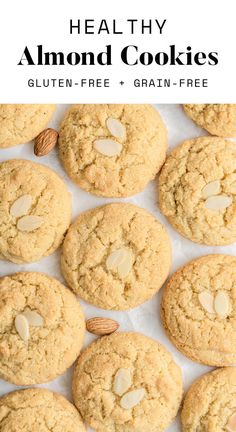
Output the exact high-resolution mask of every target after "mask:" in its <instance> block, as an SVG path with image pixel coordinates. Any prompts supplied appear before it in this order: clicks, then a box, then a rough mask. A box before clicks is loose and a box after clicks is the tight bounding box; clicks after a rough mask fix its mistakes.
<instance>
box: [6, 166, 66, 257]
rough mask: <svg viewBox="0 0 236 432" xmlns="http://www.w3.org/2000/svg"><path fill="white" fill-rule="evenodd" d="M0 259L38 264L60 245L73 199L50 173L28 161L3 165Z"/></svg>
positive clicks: (47, 169) (64, 186)
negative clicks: (36, 262)
mask: <svg viewBox="0 0 236 432" xmlns="http://www.w3.org/2000/svg"><path fill="white" fill-rule="evenodd" d="M0 185H1V187H0V228H1V229H0V258H2V259H7V260H10V261H13V262H14V263H24V262H33V261H38V260H40V259H41V258H42V257H44V256H47V255H50V254H51V253H53V252H54V251H55V250H56V249H57V248H58V247H59V246H60V244H61V242H62V240H63V238H64V233H65V231H66V230H67V228H68V226H69V224H70V220H71V197H70V194H69V192H68V191H67V188H66V185H65V184H64V182H63V181H62V180H61V178H60V177H58V175H57V174H56V173H55V172H54V171H52V170H51V169H49V168H47V167H45V166H43V165H39V164H36V163H34V162H31V161H28V160H9V161H7V162H2V163H1V164H0Z"/></svg>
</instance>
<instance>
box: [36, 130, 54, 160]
mask: <svg viewBox="0 0 236 432" xmlns="http://www.w3.org/2000/svg"><path fill="white" fill-rule="evenodd" d="M57 140H58V132H57V131H56V130H55V129H51V128H48V129H45V130H44V131H42V132H41V133H40V134H39V135H38V136H37V137H36V138H35V144H34V154H35V155H36V156H45V155H47V154H48V153H49V152H50V151H51V150H52V149H53V148H54V147H55V145H56V143H57Z"/></svg>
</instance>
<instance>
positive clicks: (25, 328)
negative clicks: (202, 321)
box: [15, 314, 29, 342]
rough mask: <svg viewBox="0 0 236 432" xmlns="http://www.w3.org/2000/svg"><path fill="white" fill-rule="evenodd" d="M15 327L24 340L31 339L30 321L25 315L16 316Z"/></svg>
mask: <svg viewBox="0 0 236 432" xmlns="http://www.w3.org/2000/svg"><path fill="white" fill-rule="evenodd" d="M15 328H16V331H17V333H18V335H19V336H20V337H21V339H22V340H23V341H24V342H27V340H28V339H29V323H28V320H27V319H26V318H25V317H24V315H22V314H19V315H17V316H16V318H15Z"/></svg>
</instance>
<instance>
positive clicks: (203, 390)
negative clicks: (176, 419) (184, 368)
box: [181, 367, 236, 432]
mask: <svg viewBox="0 0 236 432" xmlns="http://www.w3.org/2000/svg"><path fill="white" fill-rule="evenodd" d="M235 388H236V368H233V367H227V368H222V369H217V370H215V371H213V372H210V373H208V374H205V375H203V376H202V377H200V378H199V379H198V380H196V381H195V382H194V383H193V384H192V386H191V387H190V389H189V391H188V392H187V395H186V398H185V401H184V405H183V411H182V416H181V417H182V428H183V429H182V430H183V432H223V431H224V432H235V431H236V393H235Z"/></svg>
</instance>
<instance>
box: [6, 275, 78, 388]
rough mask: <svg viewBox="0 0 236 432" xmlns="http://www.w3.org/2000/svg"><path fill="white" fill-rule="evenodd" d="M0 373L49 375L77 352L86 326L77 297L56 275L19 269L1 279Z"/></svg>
mask: <svg viewBox="0 0 236 432" xmlns="http://www.w3.org/2000/svg"><path fill="white" fill-rule="evenodd" d="M0 327H1V333H0V377H1V378H3V379H5V380H6V381H10V382H12V383H13V384H16V385H31V384H38V383H43V382H47V381H50V380H52V379H54V378H56V377H57V376H58V375H61V374H63V373H64V372H65V371H66V369H67V368H69V367H70V366H71V365H72V363H73V362H74V361H75V359H76V358H77V356H78V354H79V352H80V349H81V346H82V343H83V337H84V332H85V323H84V317H83V313H82V310H81V308H80V305H79V303H78V301H77V300H76V297H75V296H74V294H72V292H71V291H70V290H69V289H67V288H66V287H65V286H64V285H62V284H61V283H60V282H58V281H57V280H56V279H54V278H52V277H49V276H46V275H45V274H43V273H36V272H32V273H31V272H28V273H27V272H22V273H16V274H13V275H11V276H5V277H2V278H1V279H0Z"/></svg>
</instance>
